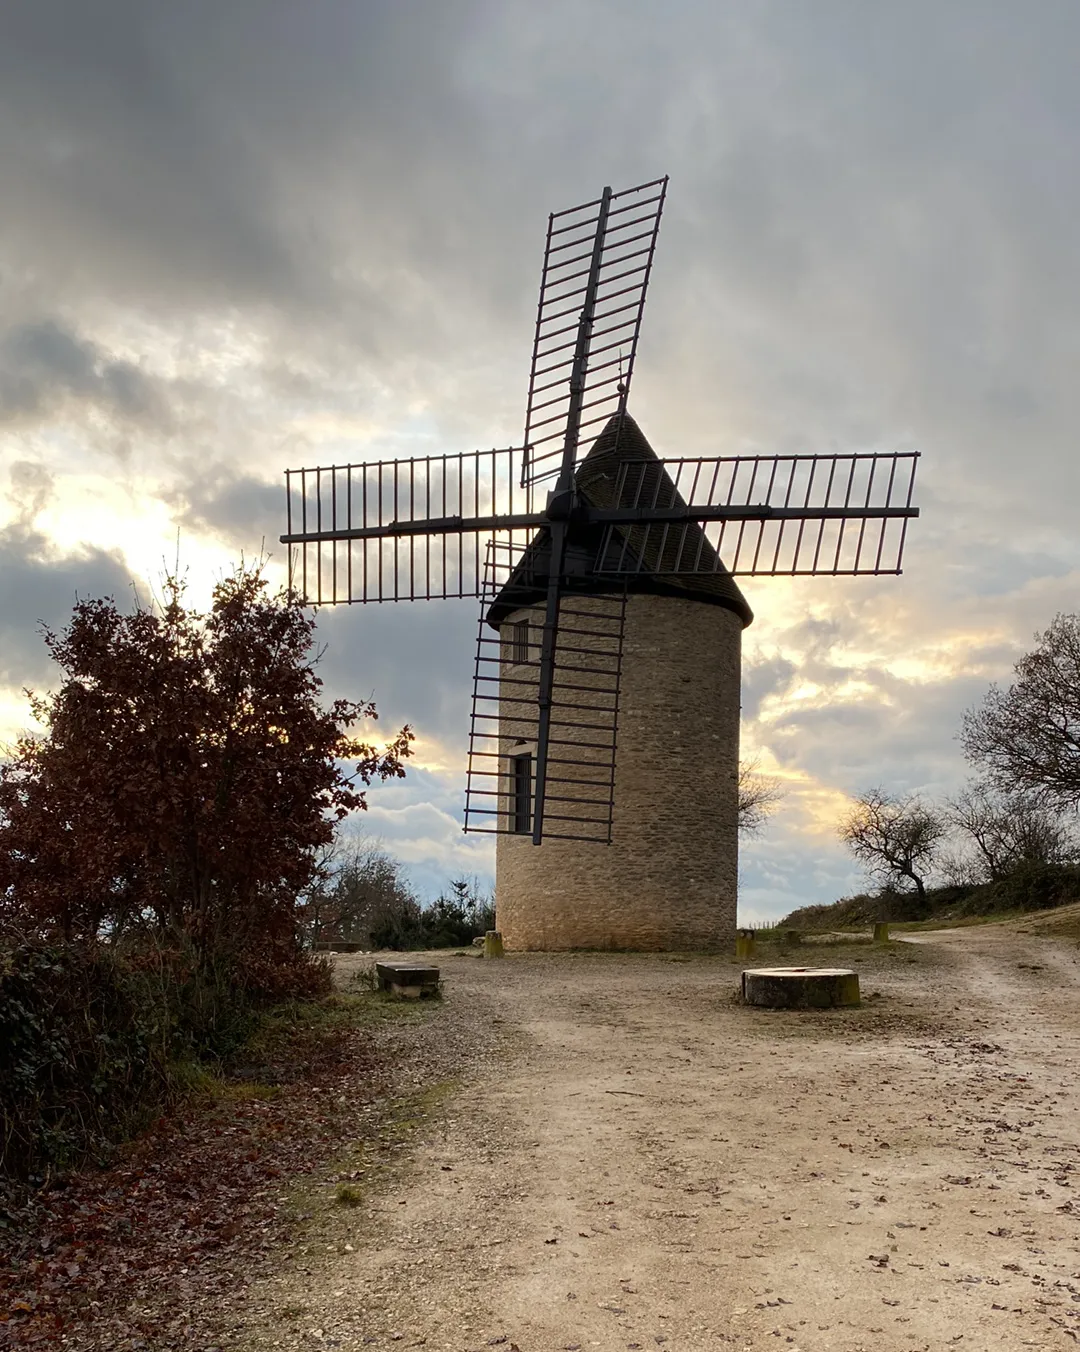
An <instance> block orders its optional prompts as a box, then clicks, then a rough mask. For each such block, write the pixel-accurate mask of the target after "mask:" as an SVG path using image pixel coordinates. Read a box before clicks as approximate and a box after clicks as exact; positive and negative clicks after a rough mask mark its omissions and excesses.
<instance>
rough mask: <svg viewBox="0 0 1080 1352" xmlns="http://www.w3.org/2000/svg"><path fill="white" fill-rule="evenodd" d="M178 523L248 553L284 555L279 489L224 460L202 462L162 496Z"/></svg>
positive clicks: (282, 498) (281, 493)
mask: <svg viewBox="0 0 1080 1352" xmlns="http://www.w3.org/2000/svg"><path fill="white" fill-rule="evenodd" d="M166 500H167V501H168V502H169V504H170V506H171V507H172V508H173V510H174V512H175V514H176V519H177V521H178V522H179V524H180V525H181V527H182V528H185V529H191V530H196V531H209V532H212V533H214V534H220V535H222V536H223V537H224V538H225V539H226V540H227V541H228V542H229V544H230V545H232V546H234V547H235V548H236V549H237V550H238V551H239V552H243V553H245V554H247V555H248V556H249V557H250V556H252V555H257V554H259V553H261V552H263V551H264V550H265V551H268V552H269V553H271V554H278V555H280V556H281V557H282V558H284V550H285V546H284V545H281V544H279V543H278V536H279V535H280V534H281V533H282V531H283V530H284V515H285V489H284V487H283V486H282V484H272V483H268V482H267V481H266V480H265V479H261V478H257V477H256V476H255V475H253V474H239V473H236V472H235V471H233V470H232V469H230V468H228V467H227V466H224V465H221V464H219V465H217V466H212V467H206V468H204V469H203V472H202V473H201V474H200V476H199V477H198V478H197V479H193V480H191V481H190V482H188V483H185V484H184V485H183V486H182V487H181V488H178V489H175V490H173V491H172V492H170V493H169V494H168V495H167V499H166Z"/></svg>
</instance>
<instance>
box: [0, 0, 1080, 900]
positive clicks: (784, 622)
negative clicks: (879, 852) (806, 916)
mask: <svg viewBox="0 0 1080 1352" xmlns="http://www.w3.org/2000/svg"><path fill="white" fill-rule="evenodd" d="M1078 45H1080V7H1077V6H1076V5H1075V4H1074V3H1072V0H1062V2H1060V3H1059V2H1058V0H1035V2H1034V3H1031V4H1028V5H1019V4H1016V3H1011V2H1010V3H998V2H997V0H951V2H950V3H949V4H948V5H943V4H941V3H940V0H933V3H926V2H925V0H905V3H902V4H901V3H886V2H885V0H883V2H882V3H878V4H873V5H868V4H866V3H864V0H815V3H814V4H813V5H808V4H805V3H801V0H737V2H736V0H665V3H664V4H663V5H661V4H658V3H656V2H655V0H651V2H646V0H545V3H544V4H543V5H538V4H536V3H534V0H306V3H304V4H303V5H299V4H296V3H294V0H187V3H184V4H175V3H169V2H167V0H95V3H94V4H93V5H88V4H86V3H85V0H7V3H6V4H4V5H3V6H2V7H0V183H2V184H3V206H2V209H0V739H4V740H10V739H11V738H12V737H13V736H14V735H15V734H16V733H18V732H19V731H20V730H21V729H23V728H25V727H27V726H28V723H29V714H28V710H27V706H26V700H25V696H24V695H23V694H22V691H23V688H24V687H27V686H30V687H33V688H35V689H37V690H43V689H47V688H49V685H50V682H52V681H54V680H55V678H56V673H55V671H51V670H50V668H49V664H48V661H47V657H46V654H45V650H44V648H43V645H42V642H41V637H40V625H41V624H42V623H44V624H48V625H52V626H59V625H62V624H63V623H64V620H65V618H66V616H67V615H68V614H69V613H70V609H71V606H72V604H73V602H74V600H75V596H76V593H78V594H79V595H107V594H111V595H115V596H116V597H117V598H118V599H121V600H123V601H124V602H125V604H126V603H127V599H128V598H130V597H131V595H132V587H133V586H135V587H137V588H138V589H139V591H140V594H142V595H149V594H151V593H152V592H153V590H154V588H155V587H159V586H160V581H161V578H162V575H163V573H164V571H165V569H166V568H167V567H169V566H170V565H171V564H173V563H174V562H175V560H176V559H177V557H179V559H180V560H181V563H182V566H183V568H184V569H186V570H187V575H188V578H189V581H190V587H191V595H192V597H193V598H194V599H201V598H203V597H205V596H206V595H207V593H208V589H209V587H210V586H211V584H212V582H213V580H214V579H215V578H217V577H220V576H222V575H223V574H224V573H226V572H228V570H229V569H230V568H231V567H232V566H233V564H234V563H235V562H236V561H237V560H238V559H239V558H240V557H241V556H243V557H246V558H252V557H257V556H258V555H259V554H260V551H264V550H265V551H269V552H270V554H271V558H270V562H269V568H270V570H271V572H272V573H273V574H274V576H279V577H283V576H284V565H285V557H284V551H283V550H282V547H281V546H280V545H277V543H276V541H277V536H278V535H279V534H280V532H281V531H282V530H283V529H284V521H283V517H284V491H283V479H282V472H283V470H284V469H285V468H286V467H287V466H290V465H291V466H296V465H300V464H308V465H312V464H320V463H321V464H329V463H334V462H343V461H345V460H352V461H357V460H365V459H378V458H388V457H392V456H408V455H426V454H430V453H441V452H443V451H453V452H456V451H459V450H471V449H473V448H476V447H484V448H486V447H490V446H496V445H498V446H505V445H508V444H512V443H516V442H517V441H520V438H521V427H522V422H523V414H524V402H525V384H526V374H527V368H528V360H529V354H530V343H531V336H532V334H531V331H532V324H533V319H534V316H535V304H536V290H537V285H538V280H539V268H540V261H541V251H542V244H543V232H544V228H545V225H546V218H547V213H548V212H549V211H552V210H559V209H561V208H563V207H567V206H571V205H573V204H575V203H577V202H581V201H585V200H588V199H590V198H592V197H594V196H596V195H597V193H598V191H599V189H600V188H602V187H603V186H604V185H605V184H611V185H612V186H613V187H614V188H615V189H616V190H617V189H619V188H621V187H627V186H630V185H632V184H635V183H638V182H641V181H644V180H647V179H651V178H654V177H657V176H659V175H661V174H664V173H667V174H669V175H670V176H671V182H670V188H669V196H668V204H667V206H666V208H665V214H664V220H663V225H662V228H661V234H660V241H659V246H658V253H657V258H656V263H655V267H654V271H653V276H652V282H651V287H650V292H649V299H648V305H647V309H646V315H645V323H644V329H643V333H642V339H641V347H640V350H639V357H638V366H637V371H636V374H635V380H634V388H633V392H632V396H631V401H630V407H631V411H632V412H633V413H634V415H635V416H636V418H637V420H638V422H639V424H640V425H641V427H642V430H643V431H644V432H645V434H646V435H647V437H648V438H649V439H650V441H651V442H652V444H653V446H654V447H655V448H656V450H657V451H658V453H659V454H661V455H669V456H676V455H726V454H735V453H747V454H771V453H791V452H796V451H797V452H814V451H818V452H823V453H832V452H837V451H841V452H843V451H852V450H858V451H862V450H913V449H916V450H919V451H921V452H922V457H923V458H922V461H921V465H920V470H919V479H918V484H917V491H916V501H917V503H918V505H919V506H920V508H921V511H922V516H921V519H920V520H919V521H918V522H916V523H913V525H912V528H911V530H910V532H909V536H908V547H907V553H906V558H905V571H904V573H903V575H902V576H901V577H886V578H879V579H873V578H855V579H835V578H820V579H798V580H795V581H785V580H781V579H747V580H746V581H745V584H744V588H743V589H744V591H745V593H746V595H747V597H748V599H749V601H750V603H751V605H752V606H753V608H754V610H755V613H756V619H755V622H754V624H753V626H752V627H751V628H750V629H748V630H747V631H746V633H745V635H744V659H745V674H744V697H743V744H744V748H745V749H746V751H747V753H748V754H751V755H756V756H758V757H759V758H760V762H761V765H762V767H763V769H765V770H766V771H769V772H770V773H772V774H774V775H776V776H777V777H778V778H779V780H780V781H781V784H782V786H783V788H784V790H785V795H784V799H783V803H782V807H781V809H780V811H779V812H778V813H777V815H776V816H775V818H774V819H773V821H772V822H771V823H770V825H769V826H768V828H767V829H766V831H765V832H764V833H763V834H762V835H761V836H760V838H759V839H757V840H754V841H752V842H750V843H748V845H747V846H746V847H745V849H744V851H743V861H742V896H741V907H742V914H743V916H744V918H747V919H749V918H756V919H764V918H768V917H775V916H779V915H782V914H784V913H785V912H786V911H788V910H790V909H791V908H792V907H793V906H796V905H800V904H804V903H807V902H817V901H829V900H833V899H834V898H835V897H837V896H839V895H841V894H844V893H849V892H852V891H854V890H857V889H858V888H859V886H860V885H861V875H860V873H859V871H858V869H857V868H856V867H855V866H854V865H853V864H852V862H851V861H850V860H849V859H848V858H847V856H846V855H845V853H844V851H843V850H842V848H841V846H840V845H839V843H838V841H837V839H836V824H837V821H838V819H839V817H840V816H841V815H842V814H843V812H844V810H845V807H846V805H847V804H848V802H849V801H850V796H851V795H852V794H856V793H858V792H860V791H862V790H864V789H866V788H868V787H870V786H873V785H882V786H884V787H886V788H887V789H890V790H895V791H899V792H907V791H920V792H923V793H926V794H929V795H942V794H946V793H948V792H951V791H953V790H955V789H956V788H957V787H958V786H959V785H960V784H961V783H962V781H963V780H964V778H965V777H966V774H967V767H966V766H965V763H964V761H963V757H962V755H961V751H960V747H959V743H958V742H957V739H956V733H957V730H958V726H959V721H960V716H961V714H962V712H963V710H964V709H965V708H968V707H970V706H971V705H973V704H977V703H978V702H979V701H980V700H981V699H982V697H983V695H984V694H985V691H986V689H987V687H988V685H989V683H990V682H991V681H1007V680H1008V677H1009V674H1010V671H1011V669H1012V664H1013V663H1014V662H1015V660H1016V658H1017V657H1018V656H1019V655H1020V654H1021V653H1022V652H1023V651H1024V650H1025V648H1028V647H1030V646H1031V643H1032V639H1033V636H1034V634H1035V633H1036V632H1038V631H1041V630H1043V629H1045V628H1046V626H1047V625H1048V624H1049V623H1050V621H1051V620H1052V618H1053V617H1054V615H1055V614H1056V613H1058V612H1060V611H1064V612H1075V611H1077V610H1080V598H1078V583H1080V542H1078V535H1077V529H1076V520H1077V507H1076V504H1077V501H1078V497H1080V456H1078V455H1077V452H1076V433H1077V428H1078V427H1080V416H1078V415H1080V380H1077V379H1076V374H1075V373H1076V370H1077V366H1078V358H1080V306H1078V303H1077V298H1078V297H1080V232H1078V231H1077V228H1076V222H1077V220H1078V219H1080V172H1078V170H1080V164H1078V158H1080V81H1077V80H1076V78H1075V52H1076V50H1077V48H1078ZM319 631H320V639H321V641H322V642H323V643H324V644H325V645H326V652H325V656H324V658H323V661H322V668H323V676H324V679H325V681H326V688H327V692H328V694H332V695H347V696H350V697H354V698H363V697H367V696H369V695H373V696H374V698H375V700H376V702H377V704H378V706H379V709H380V711H381V714H382V719H383V721H384V725H385V726H386V727H387V728H390V727H396V726H398V725H400V724H401V723H403V722H406V721H407V722H409V723H410V724H412V725H413V726H414V728H415V729H416V731H417V734H418V743H417V755H416V758H415V762H414V764H413V768H412V769H411V770H410V773H409V776H408V778H407V779H406V780H405V781H404V782H400V783H395V784H393V785H390V786H383V787H378V788H376V789H374V790H373V791H372V793H371V795H370V811H369V812H368V814H367V818H366V821H365V826H366V829H367V830H368V831H369V833H371V834H373V835H375V836H377V837H379V838H381V839H382V840H384V841H385V843H386V845H387V847H388V848H390V849H391V850H392V851H393V852H395V853H396V854H397V855H399V857H401V858H402V859H403V860H404V861H405V862H406V864H407V866H408V868H409V871H410V876H411V877H412V879H413V881H414V883H415V885H416V886H417V887H418V889H419V890H420V891H421V892H422V893H423V894H424V895H427V896H433V895H435V894H436V893H437V892H438V890H439V889H440V887H441V886H442V885H443V884H444V883H445V881H446V880H447V879H449V878H450V877H451V876H456V875H458V874H461V873H472V874H476V875H477V876H478V877H480V878H481V879H488V878H490V876H491V874H492V872H493V851H492V849H491V846H490V842H489V840H488V838H486V837H476V836H464V835H462V833H461V829H460V822H461V801H462V789H463V759H464V751H465V746H466V733H467V716H468V707H469V700H470V695H471V678H472V660H473V651H474V646H475V633H476V611H475V604H474V603H472V602H460V603H446V602H443V603H434V604H429V605H425V606H420V605H397V606H378V607H376V606H366V607H361V606H352V607H341V608H339V609H336V610H324V611H322V612H321V613H320V616H319ZM598 848H599V847H598Z"/></svg>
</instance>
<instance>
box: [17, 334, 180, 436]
mask: <svg viewBox="0 0 1080 1352" xmlns="http://www.w3.org/2000/svg"><path fill="white" fill-rule="evenodd" d="M69 400H74V401H76V402H78V403H82V404H85V405H90V406H94V407H96V408H98V409H99V410H101V411H102V412H103V413H105V414H106V415H107V416H108V417H110V418H112V419H114V420H117V421H120V422H133V423H136V424H141V425H144V426H147V427H155V426H156V427H158V428H161V429H163V430H165V429H167V428H168V426H169V423H170V418H169V413H168V409H167V405H166V403H165V401H164V399H163V397H162V394H161V391H160V389H159V388H158V386H157V384H156V383H155V382H153V381H152V380H150V379H149V378H148V377H147V376H146V375H145V374H144V373H143V372H142V371H141V370H140V369H139V368H138V367H137V366H135V365H133V364H132V363H131V362H129V361H122V360H118V359H116V358H113V357H110V356H109V354H108V353H106V352H105V351H103V350H102V348H101V347H99V346H98V345H97V344H95V343H93V342H91V341H89V340H87V339H85V338H82V337H80V336H79V335H78V334H75V333H73V332H71V331H70V330H69V329H66V328H64V327H62V326H61V325H60V324H58V323H57V322H56V321H55V320H51V319H45V320H39V321H37V322H33V323H25V324H18V325H16V326H15V327H13V328H11V329H9V330H8V331H7V333H5V334H3V335H2V336H0V425H2V424H3V423H20V424H27V423H33V422H36V421H40V420H43V419H45V418H48V417H49V416H51V415H53V414H55V413H56V411H57V410H58V407H59V406H60V405H62V404H64V403H65V402H66V401H69Z"/></svg>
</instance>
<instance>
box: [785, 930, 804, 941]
mask: <svg viewBox="0 0 1080 1352" xmlns="http://www.w3.org/2000/svg"><path fill="white" fill-rule="evenodd" d="M784 943H786V944H801V943H802V932H801V931H800V930H797V929H788V930H785V931H784Z"/></svg>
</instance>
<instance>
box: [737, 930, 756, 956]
mask: <svg viewBox="0 0 1080 1352" xmlns="http://www.w3.org/2000/svg"><path fill="white" fill-rule="evenodd" d="M735 956H736V957H737V958H752V957H753V956H754V931H753V930H752V929H741V930H736V931H735Z"/></svg>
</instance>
